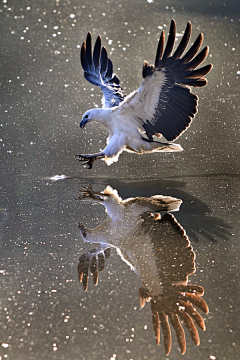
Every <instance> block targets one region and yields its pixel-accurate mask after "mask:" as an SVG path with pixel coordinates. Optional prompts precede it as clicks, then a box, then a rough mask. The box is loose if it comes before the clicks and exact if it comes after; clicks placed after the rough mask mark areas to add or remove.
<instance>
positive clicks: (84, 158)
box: [75, 153, 105, 169]
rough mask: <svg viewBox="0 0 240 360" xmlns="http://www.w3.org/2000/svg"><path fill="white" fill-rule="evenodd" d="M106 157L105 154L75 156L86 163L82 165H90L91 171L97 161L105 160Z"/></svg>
mask: <svg viewBox="0 0 240 360" xmlns="http://www.w3.org/2000/svg"><path fill="white" fill-rule="evenodd" d="M104 157H105V155H104V154H103V153H99V154H90V155H80V154H79V155H75V158H76V160H78V161H84V163H83V164H82V165H88V169H91V168H92V166H93V163H94V161H95V160H98V159H103V158H104Z"/></svg>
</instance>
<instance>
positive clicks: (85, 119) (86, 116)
mask: <svg viewBox="0 0 240 360" xmlns="http://www.w3.org/2000/svg"><path fill="white" fill-rule="evenodd" d="M92 118H93V114H92V110H88V111H86V112H85V113H84V114H83V117H82V120H81V122H80V128H81V129H83V128H84V126H85V125H86V124H87V123H88V122H89V121H90V120H92Z"/></svg>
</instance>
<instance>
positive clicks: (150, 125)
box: [121, 20, 212, 141]
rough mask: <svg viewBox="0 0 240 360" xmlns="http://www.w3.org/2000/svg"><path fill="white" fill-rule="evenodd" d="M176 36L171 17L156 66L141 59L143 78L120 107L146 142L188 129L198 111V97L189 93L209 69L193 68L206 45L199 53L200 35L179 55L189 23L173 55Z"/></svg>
mask: <svg viewBox="0 0 240 360" xmlns="http://www.w3.org/2000/svg"><path fill="white" fill-rule="evenodd" d="M175 37H176V23H175V21H174V20H172V22H171V26H170V32H169V37H168V41H167V45H166V48H165V51H164V39H165V35H164V31H162V33H161V36H160V40H159V44H158V49H157V54H156V60H155V66H154V65H149V64H148V62H147V61H145V62H144V64H143V78H144V79H145V80H144V81H143V83H142V85H141V86H140V87H139V89H138V90H137V91H135V92H133V93H132V94H130V95H129V96H128V97H127V98H126V99H125V101H124V102H123V103H122V106H121V108H122V109H123V110H125V111H128V109H129V112H130V114H131V116H132V117H133V118H134V119H133V121H135V122H137V123H138V125H140V129H141V130H142V131H144V132H145V133H146V135H147V136H148V139H149V141H153V136H154V135H156V136H161V135H163V136H164V137H165V138H166V139H167V140H168V141H172V140H174V139H176V138H177V137H178V136H180V135H181V133H182V132H183V131H184V130H186V129H187V127H188V126H189V125H190V123H191V121H192V119H193V118H194V116H195V114H196V113H197V104H198V97H197V96H196V95H195V94H193V93H191V90H190V87H191V86H195V87H201V86H205V85H206V84H207V80H206V79H204V78H203V76H205V75H206V74H207V73H208V72H209V71H210V70H211V69H212V65H211V64H210V65H206V66H204V67H202V68H200V69H197V70H195V68H196V67H197V66H198V65H200V64H201V63H202V62H203V60H204V59H205V58H206V56H207V54H208V50H209V49H208V47H207V46H206V47H205V48H204V49H203V50H202V51H200V52H199V53H198V51H199V49H200V47H201V44H202V42H203V35H202V34H200V35H199V36H198V38H197V39H196V41H195V42H194V44H193V45H192V46H191V48H190V49H189V50H188V52H187V53H186V54H185V55H184V56H182V55H183V53H184V51H185V49H186V48H187V45H188V43H189V40H190V37H191V23H190V22H188V24H187V27H186V30H185V33H184V35H183V37H182V40H181V42H180V44H179V46H178V47H177V49H176V51H175V52H174V53H173V54H172V51H173V47H174V44H175Z"/></svg>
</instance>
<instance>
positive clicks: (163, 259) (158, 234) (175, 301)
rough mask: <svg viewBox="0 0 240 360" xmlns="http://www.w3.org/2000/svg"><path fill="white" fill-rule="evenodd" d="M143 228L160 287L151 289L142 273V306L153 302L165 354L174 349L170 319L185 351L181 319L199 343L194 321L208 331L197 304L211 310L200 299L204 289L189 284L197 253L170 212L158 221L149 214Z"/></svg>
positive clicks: (182, 349)
mask: <svg viewBox="0 0 240 360" xmlns="http://www.w3.org/2000/svg"><path fill="white" fill-rule="evenodd" d="M142 228H143V231H144V232H145V234H148V236H150V238H151V241H152V243H153V246H154V249H155V261H156V263H157V264H158V276H159V279H160V284H161V288H160V289H157V287H155V288H154V287H152V288H151V290H150V289H149V285H148V284H149V279H145V277H144V276H143V277H142V287H141V288H140V290H139V297H140V306H141V307H143V306H144V305H145V301H151V310H152V320H153V327H154V331H155V337H156V342H157V344H159V343H160V326H161V328H162V332H163V338H164V346H165V351H166V354H169V353H170V350H171V329H170V326H169V322H170V323H171V325H172V327H173V328H174V330H175V332H176V335H177V340H178V343H179V346H180V349H181V352H182V354H184V353H185V351H186V340H185V333H184V330H183V327H182V325H181V322H180V320H182V321H183V323H184V325H185V326H186V328H187V329H188V330H189V332H190V334H191V337H192V339H193V341H194V343H195V344H196V345H199V344H200V339H199V334H198V331H197V328H196V326H195V324H196V325H197V326H198V327H199V328H200V329H202V330H205V323H204V320H203V318H202V316H201V315H200V314H199V313H198V312H197V310H196V309H195V307H197V308H198V309H200V310H201V311H203V312H204V313H208V306H207V304H206V302H205V301H204V300H203V299H202V298H201V296H202V295H203V294H204V290H203V288H202V287H201V286H197V285H188V284H187V282H188V276H189V275H191V274H193V273H194V272H195V261H194V260H195V253H194V251H193V248H192V246H191V245H190V242H189V240H188V237H187V235H186V234H185V231H184V230H183V228H182V227H181V226H180V225H179V224H178V222H177V221H176V219H175V218H174V217H173V215H171V214H166V215H164V216H163V218H162V219H160V220H157V221H156V220H154V217H153V216H148V217H146V219H145V221H144V223H143V224H142ZM142 274H143V273H142ZM179 318H180V319H179ZM193 320H194V322H193ZM194 323H195V324H194Z"/></svg>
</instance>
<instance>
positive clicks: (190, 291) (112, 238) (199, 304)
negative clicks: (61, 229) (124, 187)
mask: <svg viewBox="0 0 240 360" xmlns="http://www.w3.org/2000/svg"><path fill="white" fill-rule="evenodd" d="M80 192H81V195H80V197H79V200H81V201H82V200H88V201H91V202H97V203H99V204H102V205H103V206H104V207H105V209H106V212H107V215H108V216H107V218H106V219H105V220H104V221H103V222H102V223H101V224H99V225H98V226H97V227H96V228H93V229H88V228H86V227H85V226H84V225H83V224H82V223H80V224H79V230H80V234H81V236H82V239H83V240H84V241H88V242H91V243H98V244H100V246H99V247H98V248H95V249H92V250H91V251H89V252H88V253H85V254H82V255H81V256H80V259H79V264H78V274H79V280H80V282H82V283H83V287H84V290H85V291H87V288H88V278H89V273H91V274H92V278H93V282H94V284H95V285H97V283H98V273H99V272H100V271H102V270H103V269H104V265H105V260H106V259H108V258H109V256H110V249H112V248H115V249H117V252H118V254H119V255H120V256H121V258H122V260H123V261H124V262H126V263H127V264H128V265H129V266H130V267H131V269H133V270H134V272H135V273H136V274H137V276H138V277H139V278H140V279H141V287H140V289H139V298H140V306H141V307H142V308H143V307H144V305H145V303H146V301H147V302H150V304H151V311H152V321H153V328H154V332H155V338H156V343H157V344H159V342H160V326H161V328H162V333H163V339H164V345H165V351H166V354H169V353H170V350H171V343H172V341H171V329H170V325H169V323H171V325H172V327H173V329H174V330H175V332H176V335H177V340H178V343H179V346H180V349H181V352H182V354H184V353H185V351H186V339H185V332H184V329H183V327H182V325H181V323H180V320H182V321H183V324H184V325H185V327H186V328H187V329H188V330H189V332H190V334H191V337H192V340H193V341H194V343H195V344H196V345H199V343H200V338H199V334H198V330H197V327H196V326H195V324H196V325H197V326H198V327H199V328H200V329H201V330H205V323H204V319H203V318H202V316H201V315H200V314H199V313H198V311H197V310H196V308H198V309H200V310H201V311H203V312H204V313H207V312H208V306H207V304H206V302H205V301H204V300H203V299H202V295H203V293H204V289H203V288H202V287H201V286H199V285H193V284H189V283H188V277H189V276H190V275H192V274H193V273H194V272H195V271H196V269H195V253H194V251H193V248H192V246H191V244H190V241H189V239H188V237H187V235H186V233H185V230H184V229H183V228H182V227H181V225H180V224H179V223H178V222H177V220H176V219H175V217H174V216H173V215H172V214H171V213H170V212H173V211H178V210H179V207H180V205H181V203H182V200H180V199H177V198H173V197H170V196H161V195H154V196H151V197H149V198H146V197H135V198H128V199H125V200H122V199H121V197H120V196H119V195H118V192H117V190H114V189H112V188H111V187H110V186H107V187H106V189H105V190H104V191H103V192H95V191H94V190H93V189H92V187H91V185H89V186H88V187H85V188H84V190H83V191H80Z"/></svg>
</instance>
